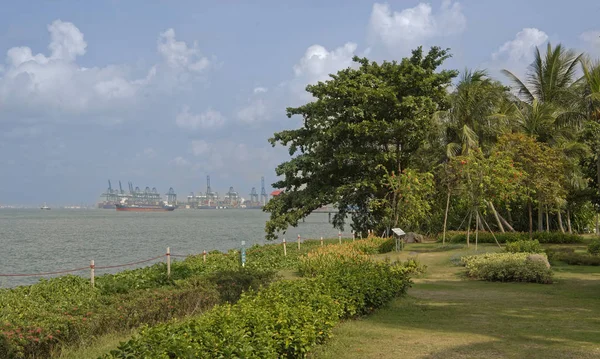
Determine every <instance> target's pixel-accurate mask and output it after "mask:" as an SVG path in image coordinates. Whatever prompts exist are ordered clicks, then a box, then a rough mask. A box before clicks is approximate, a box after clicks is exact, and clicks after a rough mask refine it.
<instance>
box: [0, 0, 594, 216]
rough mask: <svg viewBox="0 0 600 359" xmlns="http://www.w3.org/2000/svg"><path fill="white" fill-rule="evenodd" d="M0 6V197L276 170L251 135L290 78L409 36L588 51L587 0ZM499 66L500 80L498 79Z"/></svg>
mask: <svg viewBox="0 0 600 359" xmlns="http://www.w3.org/2000/svg"><path fill="white" fill-rule="evenodd" d="M35 4H36V5H35V6H32V5H31V3H30V2H12V3H11V4H10V5H7V4H4V5H3V9H2V11H1V12H0V53H1V55H0V204H31V205H37V204H39V203H42V202H48V203H51V204H55V205H60V204H78V203H93V202H94V201H96V200H97V197H98V194H99V193H100V192H101V191H102V190H103V189H105V188H106V180H107V179H109V178H110V179H112V180H113V183H116V181H117V180H119V179H120V180H122V181H123V182H124V183H126V182H127V181H133V182H134V184H135V185H138V186H140V187H142V188H143V187H145V186H150V187H153V186H155V187H157V188H158V189H159V190H160V191H161V192H163V193H165V192H166V191H167V190H168V188H169V187H171V186H172V187H173V188H174V189H175V190H176V192H177V193H178V194H179V195H180V196H182V197H183V196H186V195H187V193H189V192H190V191H194V192H198V191H200V190H202V191H203V190H204V189H205V178H206V175H211V180H212V187H213V190H217V191H219V192H220V193H225V192H226V191H227V190H228V188H229V186H233V187H234V188H235V189H236V190H237V191H238V192H240V193H241V195H242V196H246V197H247V194H248V193H249V192H250V189H251V188H252V187H257V188H258V187H259V186H260V177H261V176H263V175H264V176H265V178H266V182H267V187H268V188H267V190H268V191H270V186H269V184H270V183H272V182H274V181H275V180H276V178H275V173H274V168H275V166H276V165H277V164H278V163H280V162H282V161H283V160H285V159H286V158H287V156H288V155H287V152H286V150H285V149H283V148H280V147H278V148H275V149H273V148H272V147H271V146H270V145H269V144H268V142H267V139H268V138H269V137H270V136H271V135H272V134H273V133H274V132H276V131H279V130H282V129H286V128H292V127H297V126H299V123H300V122H299V119H288V118H287V117H286V116H285V108H286V107H287V106H294V105H299V104H301V103H303V102H305V101H307V100H309V99H310V98H309V97H307V95H306V94H305V93H304V92H303V89H304V87H305V86H306V84H309V83H313V82H315V81H319V80H324V79H326V78H327V75H328V74H329V73H333V72H335V71H337V70H339V69H341V68H345V67H348V66H351V65H352V62H351V57H352V56H353V55H355V54H356V55H359V56H365V55H366V56H367V57H369V58H370V59H373V60H377V61H382V60H394V59H400V58H402V57H403V56H406V55H408V54H409V53H410V49H412V48H414V47H416V46H418V45H424V46H432V45H438V46H442V47H450V48H451V52H452V54H453V56H454V57H453V58H452V59H451V60H449V61H448V62H447V63H446V65H445V67H448V68H456V69H459V70H463V69H464V68H465V67H468V68H487V69H489V71H490V73H492V74H494V75H498V78H500V79H502V78H501V76H500V75H499V70H500V69H502V68H508V69H510V70H511V71H513V72H516V73H517V74H521V75H522V74H524V73H525V71H526V68H527V65H528V64H529V63H530V61H531V55H532V51H533V49H534V48H535V46H543V45H544V44H545V43H546V42H547V41H551V42H552V43H558V42H561V43H563V44H565V45H566V46H568V47H572V48H574V49H577V50H579V51H585V52H587V53H589V54H590V55H591V56H593V57H600V22H598V20H597V19H598V14H600V3H598V2H595V1H570V2H563V1H560V2H559V1H553V2H552V5H551V6H550V2H548V1H527V2H521V1H512V0H510V1H502V2H498V1H494V2H492V1H461V2H456V1H432V2H418V1H390V2H387V3H386V2H372V1H358V0H357V1H337V0H336V1H255V2H246V1H234V0H230V1H117V0H113V1H94V2H92V1H88V2H84V1H80V2H75V1H39V2H36V3H35ZM502 80H503V79H502Z"/></svg>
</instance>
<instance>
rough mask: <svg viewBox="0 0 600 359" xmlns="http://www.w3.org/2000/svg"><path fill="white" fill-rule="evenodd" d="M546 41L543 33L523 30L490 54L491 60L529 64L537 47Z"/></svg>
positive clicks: (532, 29) (546, 38)
mask: <svg viewBox="0 0 600 359" xmlns="http://www.w3.org/2000/svg"><path fill="white" fill-rule="evenodd" d="M547 40H548V35H546V33H545V32H543V31H541V30H538V29H536V28H524V29H523V30H521V31H519V32H518V33H517V35H516V36H515V38H514V39H512V40H510V41H507V42H505V43H504V44H503V45H502V46H500V48H499V49H498V51H496V52H494V53H493V54H492V59H493V60H499V59H506V60H508V61H509V62H515V63H519V62H521V63H522V62H528V61H529V62H531V61H532V60H533V53H534V50H535V48H536V47H537V46H540V45H541V44H543V43H544V42H546V41H547Z"/></svg>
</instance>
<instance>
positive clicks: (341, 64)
mask: <svg viewBox="0 0 600 359" xmlns="http://www.w3.org/2000/svg"><path fill="white" fill-rule="evenodd" d="M355 51H356V44H355V43H352V42H348V43H346V44H345V45H344V46H341V47H338V48H337V49H335V50H332V51H328V50H327V49H326V48H325V47H323V46H321V45H312V46H310V47H309V48H308V49H306V52H305V53H304V56H302V58H301V59H300V62H299V63H298V64H296V65H294V74H295V75H296V78H304V79H306V80H307V84H308V83H315V82H318V81H323V80H326V79H327V78H328V77H329V76H328V75H329V74H331V73H335V72H337V71H338V70H340V69H343V68H346V67H349V66H350V65H352V57H353V56H354V52H355Z"/></svg>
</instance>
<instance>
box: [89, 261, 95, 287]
mask: <svg viewBox="0 0 600 359" xmlns="http://www.w3.org/2000/svg"><path fill="white" fill-rule="evenodd" d="M95 267H96V266H95V265H94V260H93V259H92V260H91V261H90V283H91V284H92V288H94V287H95V281H94V268H95Z"/></svg>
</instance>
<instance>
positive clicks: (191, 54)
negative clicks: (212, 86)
mask: <svg viewBox="0 0 600 359" xmlns="http://www.w3.org/2000/svg"><path fill="white" fill-rule="evenodd" d="M157 46H158V52H159V53H160V54H161V55H162V57H163V58H164V60H165V61H166V63H167V64H168V65H169V67H171V68H173V69H179V70H189V71H193V72H201V71H203V70H205V69H206V68H207V67H208V66H209V65H210V61H209V60H208V58H206V57H203V56H202V54H201V53H200V50H199V49H198V44H196V43H194V45H193V46H192V47H189V46H188V45H187V44H186V43H185V42H183V41H177V40H175V30H173V29H168V30H167V31H165V32H163V33H161V34H160V36H159V37H158V44H157Z"/></svg>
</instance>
